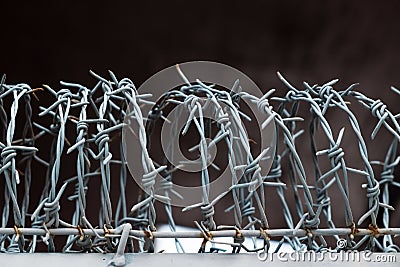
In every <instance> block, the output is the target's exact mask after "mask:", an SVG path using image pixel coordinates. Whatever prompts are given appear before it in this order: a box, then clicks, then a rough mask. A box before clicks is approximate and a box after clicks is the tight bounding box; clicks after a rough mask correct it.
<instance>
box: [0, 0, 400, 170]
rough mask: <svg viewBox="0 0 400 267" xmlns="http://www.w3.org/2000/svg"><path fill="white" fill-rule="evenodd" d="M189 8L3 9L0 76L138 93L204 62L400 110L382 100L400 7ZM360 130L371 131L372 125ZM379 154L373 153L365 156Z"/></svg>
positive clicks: (60, 4)
mask: <svg viewBox="0 0 400 267" xmlns="http://www.w3.org/2000/svg"><path fill="white" fill-rule="evenodd" d="M190 2H191V3H189V1H160V2H159V3H154V2H153V1H126V3H123V1H29V3H28V4H26V3H22V2H21V1H7V2H5V1H3V2H2V3H1V4H0V10H1V11H0V36H1V38H0V48H1V49H0V73H6V74H7V81H8V82H9V83H16V82H27V83H29V84H31V85H32V86H33V87H35V86H40V85H41V84H43V83H46V84H50V85H52V86H54V87H57V84H58V81H59V80H66V81H77V82H80V83H83V84H86V85H88V86H90V85H92V84H93V83H94V80H93V79H92V78H91V77H90V76H89V75H88V70H89V69H92V70H95V71H97V72H99V73H102V74H105V72H106V70H107V69H111V70H113V71H114V72H115V73H116V74H118V75H119V77H123V76H128V77H130V78H132V79H133V80H134V81H136V83H137V85H140V83H142V82H143V81H144V80H145V79H147V78H148V77H150V76H151V75H152V74H154V73H155V72H156V71H158V70H161V69H162V68H164V67H167V66H170V65H173V64H175V63H179V62H184V61H190V60H198V59H202V60H212V61H218V62H222V63H226V64H228V65H231V66H234V67H236V68H238V69H240V70H242V71H243V72H245V73H246V74H248V75H249V76H250V77H251V78H252V79H254V80H255V81H256V82H257V83H258V84H259V86H260V87H261V88H263V90H265V91H266V90H267V89H269V88H271V87H276V88H277V89H278V91H277V94H280V95H282V94H283V92H284V90H285V89H284V86H283V85H282V84H281V83H280V82H279V81H278V79H277V78H276V74H275V72H276V71H277V70H279V71H281V72H282V73H283V74H285V75H286V77H287V78H288V79H289V80H291V81H292V82H293V83H294V84H297V85H299V86H300V85H301V82H302V81H303V80H307V81H309V82H310V83H323V82H325V81H327V80H330V79H331V78H336V77H337V78H340V79H341V81H340V83H339V85H338V86H339V88H345V87H346V86H348V85H349V84H350V83H353V82H360V84H361V86H360V89H362V90H363V91H364V92H365V93H366V94H368V95H371V96H372V97H380V98H382V99H384V100H385V101H386V102H388V103H389V105H390V106H391V107H392V109H393V110H395V111H397V112H398V111H400V108H399V105H398V98H397V100H396V98H394V97H393V96H394V95H393V94H392V93H390V92H389V86H390V85H397V86H399V87H400V75H399V74H400V53H399V49H398V46H399V44H400V16H399V11H400V2H398V1H395V0H387V1H379V2H378V1H345V0H340V1H312V2H311V1H190ZM375 123H376V121H373V124H375ZM360 124H361V126H362V127H364V126H365V127H370V128H371V127H372V124H371V119H370V118H366V117H365V118H363V117H361V118H360ZM370 128H368V129H370ZM369 133H370V131H369V132H368V131H366V135H368V134H369ZM350 143H351V142H350ZM353 145H354V144H353ZM375 150H376V151H375ZM382 151H383V149H382V148H381V147H379V145H377V146H375V148H373V152H372V153H375V152H376V153H381V152H382ZM71 164H72V165H74V164H75V163H74V162H71Z"/></svg>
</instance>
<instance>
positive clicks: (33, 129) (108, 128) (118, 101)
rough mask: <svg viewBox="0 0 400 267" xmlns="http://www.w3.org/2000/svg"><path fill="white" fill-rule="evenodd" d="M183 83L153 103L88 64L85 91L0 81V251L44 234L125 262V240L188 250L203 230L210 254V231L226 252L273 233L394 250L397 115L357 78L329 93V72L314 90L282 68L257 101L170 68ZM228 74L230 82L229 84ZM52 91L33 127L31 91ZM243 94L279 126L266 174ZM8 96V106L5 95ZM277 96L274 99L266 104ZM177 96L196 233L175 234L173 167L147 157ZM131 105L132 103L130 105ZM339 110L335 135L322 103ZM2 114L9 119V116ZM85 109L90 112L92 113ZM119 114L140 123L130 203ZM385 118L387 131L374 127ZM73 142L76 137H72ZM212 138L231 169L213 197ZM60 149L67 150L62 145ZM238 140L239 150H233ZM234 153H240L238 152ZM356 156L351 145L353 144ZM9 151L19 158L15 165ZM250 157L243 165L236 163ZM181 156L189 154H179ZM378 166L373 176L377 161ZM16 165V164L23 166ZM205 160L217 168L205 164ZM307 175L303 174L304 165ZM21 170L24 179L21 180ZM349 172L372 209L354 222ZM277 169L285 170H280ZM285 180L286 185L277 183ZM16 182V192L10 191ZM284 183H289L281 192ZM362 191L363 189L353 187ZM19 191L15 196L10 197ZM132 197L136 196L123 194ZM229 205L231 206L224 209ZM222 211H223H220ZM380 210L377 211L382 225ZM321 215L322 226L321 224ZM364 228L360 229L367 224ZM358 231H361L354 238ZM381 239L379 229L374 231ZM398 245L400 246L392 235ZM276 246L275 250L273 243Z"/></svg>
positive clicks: (31, 247)
mask: <svg viewBox="0 0 400 267" xmlns="http://www.w3.org/2000/svg"><path fill="white" fill-rule="evenodd" d="M177 71H178V72H179V73H180V75H181V76H182V80H183V82H184V83H185V84H184V85H183V86H181V87H180V88H177V89H174V90H172V91H169V92H165V93H164V95H163V96H162V101H160V102H157V103H153V102H150V101H148V100H146V99H147V98H148V95H146V94H142V95H141V94H140V93H139V92H138V91H137V89H136V87H135V85H134V83H133V82H132V81H131V80H130V79H127V78H124V79H121V80H118V78H117V77H116V76H115V75H114V74H113V73H112V72H109V77H107V78H104V77H101V76H100V75H98V74H95V73H93V72H91V74H92V76H93V77H94V79H95V80H96V84H95V86H94V87H93V88H88V87H86V86H83V85H80V84H76V83H67V82H61V83H60V84H61V88H60V89H59V90H55V89H52V88H51V87H49V86H44V88H39V89H32V88H31V87H30V86H29V85H27V84H17V85H8V84H7V83H6V81H5V76H3V78H2V80H1V85H0V125H1V132H0V134H1V135H0V137H1V139H0V152H1V165H0V177H1V178H2V179H3V178H4V180H5V188H4V189H3V190H4V204H3V211H2V217H1V220H2V221H1V228H0V251H1V252H35V251H36V247H37V244H38V243H39V242H44V243H45V244H46V246H47V248H48V251H64V252H73V251H75V252H76V251H85V252H101V253H103V252H116V253H117V254H116V257H115V264H116V265H118V264H120V265H121V263H118V262H120V261H121V258H120V257H121V255H122V254H123V252H124V250H125V245H126V246H127V247H128V251H130V252H154V241H155V240H156V239H157V238H174V239H175V243H176V249H177V251H178V252H184V249H185V248H184V247H183V246H182V244H181V243H180V242H179V238H185V237H201V238H203V239H204V242H203V245H202V247H201V248H200V249H199V252H208V251H206V247H205V244H206V243H207V242H210V243H212V244H213V248H214V251H216V250H215V248H216V247H218V244H221V242H219V241H218V240H215V239H214V238H215V237H219V236H229V237H232V238H233V241H232V242H231V243H223V244H228V245H230V246H232V252H233V253H237V252H239V251H240V250H241V249H244V250H246V251H249V252H251V251H258V250H268V248H269V240H270V239H271V237H280V239H279V240H280V243H279V244H280V245H282V244H283V243H284V242H286V243H288V244H290V245H291V247H292V248H293V249H294V250H295V251H300V250H305V249H308V250H314V251H321V250H329V249H336V248H330V247H329V245H328V242H327V241H326V240H325V237H327V236H333V237H334V238H335V239H336V240H339V238H341V237H343V236H344V237H345V238H346V239H347V246H346V248H342V249H357V250H362V249H371V250H381V251H385V252H399V251H400V249H399V247H398V246H397V245H396V242H394V238H395V237H393V236H395V235H399V234H400V225H399V224H398V225H390V217H391V214H393V213H394V212H398V211H397V210H396V211H395V210H394V208H393V207H392V206H391V201H392V199H391V198H390V192H392V191H393V190H396V188H397V190H399V189H400V180H399V177H395V169H396V168H398V166H399V163H400V154H399V151H398V143H399V142H400V126H399V118H400V116H399V114H393V113H392V112H391V111H390V109H389V107H387V106H386V105H385V104H384V103H383V102H382V101H381V100H379V99H371V98H369V97H367V96H365V95H364V94H362V93H361V92H359V91H357V86H356V84H354V85H351V86H349V87H348V88H347V89H345V90H337V89H335V85H336V83H337V80H332V81H330V82H327V83H325V84H323V85H314V86H310V85H309V84H308V83H304V88H303V89H299V88H296V87H295V86H293V85H292V84H290V83H289V82H288V81H287V80H286V79H285V78H284V77H283V76H282V75H280V74H279V73H278V77H279V78H280V79H281V80H282V82H283V84H284V85H285V86H286V87H287V90H288V91H287V93H286V94H285V95H284V96H275V91H274V90H271V91H268V92H267V93H266V94H265V95H264V96H263V97H261V98H258V97H256V96H253V95H250V94H248V93H246V92H245V91H242V90H241V88H240V81H236V82H235V83H234V86H233V88H230V89H231V90H230V91H227V90H222V89H218V88H216V87H214V86H213V85H208V84H205V83H203V82H202V81H200V80H197V81H196V83H193V82H192V83H190V82H189V81H188V80H187V79H186V77H185V75H184V73H183V72H182V71H181V70H180V69H179V68H177ZM233 82H234V81H233ZM38 90H44V91H46V92H48V94H49V97H52V98H53V100H54V102H53V104H51V105H50V106H48V107H40V113H39V114H38V115H39V116H47V117H48V118H50V120H51V121H52V122H51V123H50V124H49V125H40V124H39V123H37V122H35V121H34V120H32V116H33V110H32V106H31V98H32V96H34V97H35V98H36V95H35V92H37V91H38ZM392 90H393V91H394V93H395V94H394V95H393V97H399V95H400V91H399V90H398V89H396V88H394V87H392ZM241 99H245V100H248V101H250V102H251V103H253V104H254V105H256V106H257V108H258V110H259V111H260V112H262V113H265V114H268V115H269V118H268V119H267V120H266V121H265V122H264V123H263V125H262V126H263V127H265V126H267V125H268V124H269V123H271V122H272V121H273V122H275V127H276V134H277V136H279V137H280V138H278V140H279V142H278V143H277V147H278V148H277V149H276V153H275V155H274V156H273V158H272V159H270V160H273V164H272V168H271V170H270V172H269V174H268V175H266V176H262V175H261V174H260V169H261V168H260V165H259V161H260V160H261V159H263V158H264V157H265V155H266V152H267V150H268V149H266V150H263V151H260V154H259V155H254V152H252V151H251V148H250V140H249V137H248V134H247V132H246V129H245V128H244V124H243V120H248V119H249V118H250V117H249V116H248V115H246V114H245V113H244V112H243V111H242V110H241V106H240V100H241ZM6 100H7V101H8V102H9V103H12V104H11V106H10V108H9V111H6V108H5V104H4V103H5V101H6ZM272 101H273V102H274V103H275V104H276V105H275V107H274V108H273V105H271V104H270V102H272ZM350 103H352V105H355V103H359V104H360V105H361V106H362V107H363V108H365V109H366V111H367V112H369V113H370V114H371V116H373V117H376V118H377V119H378V123H377V125H376V127H375V129H374V130H373V132H372V134H371V138H372V139H374V138H375V137H376V135H377V133H378V131H380V130H381V131H382V129H381V128H385V130H386V131H388V133H390V135H392V136H393V141H392V142H391V144H390V146H389V147H388V149H387V155H386V156H385V157H384V158H382V159H377V158H375V157H371V156H370V154H369V153H368V146H367V143H368V142H366V141H365V139H364V137H363V135H362V132H361V130H362V126H361V125H360V123H359V121H358V120H357V116H356V115H355V113H353V111H352V107H351V106H350ZM180 104H183V105H182V107H184V108H185V109H187V111H188V112H189V114H190V115H189V117H188V119H187V123H186V125H185V127H184V129H183V131H182V134H185V133H186V132H187V131H188V129H189V127H190V126H191V125H192V126H194V127H195V129H196V131H197V133H198V134H199V136H200V142H199V144H198V145H197V146H196V147H193V148H192V149H191V150H192V151H195V150H197V151H198V153H199V156H200V157H199V163H200V164H201V166H202V169H201V184H202V195H203V197H202V199H201V200H199V201H200V202H199V203H196V204H193V205H191V206H187V207H185V208H184V209H183V212H185V211H188V210H191V209H199V210H200V212H201V215H202V217H201V218H198V221H197V222H195V223H194V225H193V226H195V227H197V228H198V230H196V231H192V232H176V217H174V214H173V213H172V206H171V203H170V201H169V196H170V195H171V194H177V192H174V190H173V189H172V183H173V179H174V175H173V173H174V170H175V169H174V168H175V167H176V166H171V164H169V163H168V160H166V159H164V161H163V162H162V163H160V164H158V163H156V162H155V161H153V160H152V158H151V157H150V155H149V151H148V150H149V149H150V146H151V144H150V137H151V134H152V131H153V128H154V124H155V123H159V120H167V119H166V118H165V117H164V114H163V109H165V107H166V106H168V105H170V106H174V105H180ZM300 104H301V105H307V107H308V108H309V114H307V115H306V116H307V117H304V118H302V117H300V116H301V114H298V109H299V105H300ZM129 105H131V106H132V107H133V108H132V110H129V109H127V107H128V106H129ZM141 105H152V106H153V108H152V110H151V113H150V114H142V111H141ZM23 107H24V108H25V116H24V119H25V120H24V121H20V120H17V119H16V118H17V114H19V113H21V112H23V110H21V109H22V108H23ZM205 107H207V108H210V107H211V109H212V110H213V111H214V113H215V114H216V124H217V127H218V130H219V131H218V133H217V135H216V136H214V137H213V141H211V143H207V142H206V137H208V136H206V135H205V133H206V132H207V127H208V125H207V121H206V120H205V119H204V118H203V110H204V109H205ZM330 109H337V110H340V111H342V112H343V113H344V114H345V116H346V117H347V118H348V120H349V123H350V126H351V127H350V129H346V130H345V128H342V129H341V130H340V131H339V132H338V133H337V134H336V133H335V132H334V130H333V126H334V124H335V121H334V120H331V119H328V117H327V116H326V114H327V111H328V110H330ZM8 114H9V115H8ZM90 116H92V117H90ZM126 116H129V117H131V118H133V120H134V121H135V122H136V123H137V124H138V129H139V131H138V132H137V133H135V134H136V136H137V138H138V139H139V142H140V147H141V151H138V153H141V158H142V166H141V168H142V171H143V173H144V175H143V177H142V183H143V187H144V188H143V190H141V191H139V192H135V193H136V194H137V199H138V200H137V202H136V203H134V204H133V205H132V206H128V203H127V200H126V192H127V188H126V186H127V179H129V178H130V175H129V172H128V170H127V166H126V160H125V159H124V153H123V152H122V150H123V149H122V140H121V138H119V139H118V138H116V140H117V141H115V140H112V139H113V135H117V134H118V133H120V132H121V129H122V127H124V126H125V124H124V119H125V118H126ZM303 120H309V121H310V124H309V128H308V129H307V131H308V132H309V134H310V144H311V152H312V157H311V158H309V159H307V158H305V157H304V156H302V151H299V149H298V148H297V146H296V140H297V139H298V138H299V137H300V136H301V135H302V134H304V132H305V129H303V128H301V127H299V126H298V125H299V122H301V121H303ZM169 123H172V127H171V133H170V134H171V136H177V135H179V134H180V131H181V129H178V128H177V125H176V124H175V121H172V122H169ZM17 124H18V125H21V126H22V127H23V131H22V134H21V135H20V136H19V135H18V136H19V137H18V138H20V139H16V138H14V136H15V135H16V132H15V131H16V127H17V126H16V125H17ZM71 124H74V125H75V129H74V130H75V134H74V135H73V134H71V133H68V134H69V136H67V135H68V134H67V132H68V131H67V130H68V128H67V127H71ZM91 125H92V126H93V127H91ZM382 126H383V127H382ZM318 129H321V130H322V134H323V135H324V136H325V137H326V139H327V141H328V142H327V144H328V147H323V148H322V150H318V149H319V148H317V146H318V144H317V143H318V142H317V140H316V137H315V133H316V131H318ZM345 131H352V132H353V134H354V136H355V139H354V141H355V142H356V143H357V147H358V151H357V153H358V155H359V156H360V158H361V163H362V165H361V166H358V167H353V166H351V167H350V166H348V164H347V162H346V157H345V156H346V152H345V149H344V148H343V146H342V145H341V144H342V140H343V138H344V136H345ZM43 138H46V139H48V140H50V139H51V140H52V144H51V147H50V154H49V155H48V157H47V158H45V159H42V158H40V157H39V156H38V153H37V152H38V151H39V150H40V149H41V147H37V146H36V142H37V141H38V140H39V139H43ZM69 140H75V143H69ZM218 142H225V143H226V146H227V148H228V150H227V157H228V166H227V168H229V169H230V171H231V173H232V187H230V188H229V190H227V191H226V192H223V193H222V194H220V195H219V196H218V197H216V198H215V199H210V197H209V190H210V174H209V171H208V168H207V166H208V164H209V158H208V154H209V150H210V149H211V147H212V146H214V145H215V144H216V143H218ZM66 145H67V146H68V148H66ZM111 146H114V147H117V149H119V151H120V153H119V154H117V155H114V154H112V152H111ZM172 146H173V143H171V144H169V146H168V147H167V149H166V152H165V153H166V154H168V155H169V156H170V157H174V155H173V147H172ZM235 147H236V148H237V147H239V149H235ZM75 150H76V158H75V160H76V176H74V177H69V178H67V179H63V180H60V177H61V175H60V171H62V166H63V164H64V162H63V155H66V154H70V153H73V152H74V151H75ZM235 151H239V152H238V153H235ZM353 152H354V151H353ZM17 157H18V158H19V157H21V160H20V162H19V163H17ZM323 160H326V161H327V162H329V164H330V169H328V170H327V171H325V172H323V171H322V170H321V168H320V162H321V161H323ZM34 161H36V162H38V163H39V164H41V165H42V166H44V167H45V168H46V169H47V175H46V179H45V185H44V188H43V192H42V194H41V197H40V201H39V203H31V201H30V193H29V192H30V189H31V187H32V182H33V181H34V179H35V177H34V176H35V171H33V170H32V162H34ZM243 161H244V162H246V164H245V165H239V162H243ZM282 162H285V164H286V165H287V166H288V172H287V173H285V172H284V171H283V169H282ZM305 162H312V165H313V170H311V172H313V173H314V175H308V174H307V173H308V172H307V171H306V164H305ZM112 164H116V165H118V166H119V168H118V170H119V173H116V172H113V171H114V169H112V168H111V165H112ZM182 164H185V162H182ZM375 165H377V166H381V172H378V171H377V169H376V168H374V167H373V166H375ZM20 166H23V167H22V169H21V167H20ZM211 166H212V167H215V168H218V166H215V165H213V164H211ZM238 169H241V170H243V172H242V174H241V176H240V177H236V176H235V174H236V173H237V171H238ZM311 172H310V173H311ZM21 174H22V177H23V179H21ZM157 174H160V175H161V176H162V177H163V178H164V179H163V180H162V183H161V185H160V186H159V188H155V183H156V181H155V179H156V178H155V177H156V175H157ZM353 175H357V176H360V177H362V179H364V184H363V189H364V191H365V192H364V195H365V197H366V199H367V207H368V209H367V210H366V211H365V212H364V214H363V215H362V216H361V217H360V218H355V217H354V212H353V211H354V209H355V208H357V207H352V206H351V204H350V199H351V198H353V197H360V198H361V197H364V196H362V195H360V193H358V194H354V193H352V188H350V187H349V179H351V177H353ZM96 176H97V177H100V210H99V216H98V221H89V219H88V218H87V215H86V213H87V211H88V209H91V207H89V206H88V204H87V197H88V190H89V188H90V186H91V179H90V178H91V177H96ZM283 176H284V177H283ZM259 181H261V186H260V187H258V188H257V189H256V190H252V188H253V187H254V185H255V184H256V183H257V182H259ZM284 181H285V182H284ZM111 184H113V185H118V186H119V188H120V194H119V199H118V201H117V204H116V207H117V208H116V210H115V211H113V209H112V206H113V203H112V198H111V191H110V190H111V189H110V188H111ZM333 185H335V186H336V187H337V188H338V189H339V192H340V197H341V199H342V200H343V202H344V214H343V216H344V220H345V226H346V227H337V226H336V222H335V220H334V219H333V217H332V210H335V203H332V199H331V194H330V192H331V187H332V186H333ZM21 187H22V188H24V190H22V191H21V189H20V190H18V188H21ZM67 188H73V193H72V194H71V195H69V196H65V191H66V189H67ZM267 188H268V189H273V190H275V192H276V194H277V196H278V198H279V201H280V209H279V211H281V212H282V213H283V216H284V220H285V223H286V228H279V229H277V228H276V227H274V225H271V224H270V222H269V220H268V218H269V217H271V216H274V215H273V214H271V213H269V210H268V209H267V208H266V203H267V202H268V201H269V199H268V194H266V193H265V190H266V189H267ZM288 188H291V190H287V189H288ZM358 191H360V190H358ZM20 192H24V195H23V197H22V201H20V199H21V198H19V197H18V193H20ZM130 193H132V192H131V191H130ZM288 194H293V197H294V199H295V208H294V209H295V214H293V210H292V209H291V208H290V207H289V206H290V205H289V204H288V200H287V199H288ZM226 195H230V196H231V198H232V201H233V203H232V206H231V207H230V208H228V209H227V210H226V212H227V214H231V216H233V219H234V222H235V223H234V225H230V226H226V225H218V224H217V223H216V220H215V205H217V204H218V202H219V201H220V200H221V199H222V198H223V197H225V196H226ZM65 198H67V199H68V200H70V201H73V202H74V203H75V208H74V211H73V216H72V218H70V219H68V218H62V217H61V216H60V210H61V209H62V206H61V204H60V202H62V200H63V199H65ZM156 198H161V199H163V200H165V201H164V211H165V212H166V214H167V218H168V224H169V226H170V229H171V232H165V233H162V232H157V231H156V224H157V217H156V215H157V213H158V212H161V211H157V210H156V208H155V201H156V200H155V199H156ZM230 212H232V213H230ZM224 216H227V215H224ZM379 216H382V225H380V222H379V220H378V219H377V218H378V217H379ZM321 221H324V222H325V223H326V225H327V226H328V228H323V227H321ZM366 222H367V225H368V227H367V228H361V227H360V225H363V224H364V225H365V223H366ZM59 235H63V236H67V239H66V241H65V244H64V245H63V247H62V248H59V247H57V246H56V244H55V239H57V236H59ZM358 236H361V238H357V237H358ZM381 236H383V237H381ZM247 237H249V238H253V240H254V241H255V238H262V239H263V240H264V246H262V247H257V246H256V243H255V242H254V247H252V248H248V247H245V246H244V245H243V241H244V238H247ZM397 244H398V242H397ZM280 245H279V246H278V248H277V251H278V250H279V248H280Z"/></svg>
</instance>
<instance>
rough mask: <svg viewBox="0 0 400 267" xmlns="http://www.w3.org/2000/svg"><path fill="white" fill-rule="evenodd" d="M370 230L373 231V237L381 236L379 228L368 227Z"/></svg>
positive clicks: (374, 226)
mask: <svg viewBox="0 0 400 267" xmlns="http://www.w3.org/2000/svg"><path fill="white" fill-rule="evenodd" d="M368 229H369V230H370V231H371V235H373V236H374V237H379V236H380V235H381V234H380V233H379V228H378V226H376V225H372V224H370V225H368Z"/></svg>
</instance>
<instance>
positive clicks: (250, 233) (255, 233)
mask: <svg viewBox="0 0 400 267" xmlns="http://www.w3.org/2000/svg"><path fill="white" fill-rule="evenodd" d="M16 231H17V233H18V234H19V235H38V236H39V235H46V233H47V231H46V230H44V229H38V228H18V229H14V228H0V234H3V235H13V234H16ZM120 232H121V231H120V230H116V229H107V231H105V230H104V229H93V230H92V229H81V232H80V230H78V229H77V228H76V229H75V228H55V229H49V230H48V233H49V234H50V235H53V236H57V235H64V236H66V235H80V233H84V234H85V235H89V236H94V235H96V234H98V235H103V236H106V235H107V234H113V235H116V234H120ZM240 233H241V234H242V235H243V236H245V237H262V236H264V233H265V234H266V235H268V236H271V237H272V236H289V237H293V236H297V237H301V236H306V235H310V234H311V235H315V236H333V235H349V234H352V233H353V234H354V235H355V236H365V235H400V228H381V229H377V230H370V229H357V230H356V231H355V233H354V229H353V230H352V229H350V228H334V229H330V228H329V229H312V230H303V229H299V230H294V229H268V230H263V231H260V230H241V231H240ZM208 234H209V235H210V236H212V237H235V236H236V235H237V234H238V231H236V230H219V231H209V232H208ZM130 235H131V236H135V237H149V236H153V237H154V238H203V237H204V235H203V233H202V232H201V231H182V232H157V231H155V232H148V231H141V230H131V231H130Z"/></svg>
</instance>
